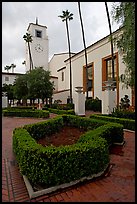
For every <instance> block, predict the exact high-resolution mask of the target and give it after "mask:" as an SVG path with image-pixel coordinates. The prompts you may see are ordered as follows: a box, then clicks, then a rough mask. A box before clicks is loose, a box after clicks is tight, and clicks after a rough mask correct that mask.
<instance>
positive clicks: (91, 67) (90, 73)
mask: <svg viewBox="0 0 137 204" xmlns="http://www.w3.org/2000/svg"><path fill="white" fill-rule="evenodd" d="M86 87H87V72H86V66H83V93H85V92H86V90H87V89H86ZM88 91H92V96H94V63H93V62H92V63H90V64H88Z"/></svg>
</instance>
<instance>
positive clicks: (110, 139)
mask: <svg viewBox="0 0 137 204" xmlns="http://www.w3.org/2000/svg"><path fill="white" fill-rule="evenodd" d="M97 136H98V137H102V138H105V139H106V141H107V143H108V145H109V146H111V145H112V144H114V143H122V142H123V140H124V135H123V125H120V124H117V123H112V124H111V123H108V124H106V125H103V126H100V127H98V128H96V129H94V130H93V131H91V130H90V131H88V132H87V133H86V134H83V135H82V136H81V137H80V139H79V140H78V142H85V141H88V140H96V139H97V138H98V137H97Z"/></svg>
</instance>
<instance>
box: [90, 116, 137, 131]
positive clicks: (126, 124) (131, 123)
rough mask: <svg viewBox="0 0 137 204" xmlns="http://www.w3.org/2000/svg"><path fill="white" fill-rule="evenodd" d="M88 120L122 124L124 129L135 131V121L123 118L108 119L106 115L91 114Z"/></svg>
mask: <svg viewBox="0 0 137 204" xmlns="http://www.w3.org/2000/svg"><path fill="white" fill-rule="evenodd" d="M90 118H96V119H100V120H103V121H108V122H113V123H119V124H122V125H123V127H124V128H125V129H129V130H135V120H131V119H125V118H116V117H110V116H106V115H102V114H101V115H100V114H97V115H96V114H93V115H91V116H90Z"/></svg>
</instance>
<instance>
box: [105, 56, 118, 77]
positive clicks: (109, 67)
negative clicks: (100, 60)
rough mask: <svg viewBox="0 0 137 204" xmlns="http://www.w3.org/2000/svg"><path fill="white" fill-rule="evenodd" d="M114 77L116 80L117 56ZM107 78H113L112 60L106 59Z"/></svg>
mask: <svg viewBox="0 0 137 204" xmlns="http://www.w3.org/2000/svg"><path fill="white" fill-rule="evenodd" d="M114 78H115V80H116V57H115V58H114ZM106 80H112V60H111V58H109V59H106Z"/></svg>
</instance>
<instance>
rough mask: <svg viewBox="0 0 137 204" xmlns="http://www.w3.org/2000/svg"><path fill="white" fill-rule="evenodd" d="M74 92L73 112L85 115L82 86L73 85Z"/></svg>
mask: <svg viewBox="0 0 137 204" xmlns="http://www.w3.org/2000/svg"><path fill="white" fill-rule="evenodd" d="M75 88H76V89H77V90H76V93H75V95H74V104H75V114H76V115H79V116H85V94H83V93H82V87H75Z"/></svg>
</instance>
